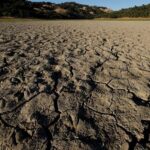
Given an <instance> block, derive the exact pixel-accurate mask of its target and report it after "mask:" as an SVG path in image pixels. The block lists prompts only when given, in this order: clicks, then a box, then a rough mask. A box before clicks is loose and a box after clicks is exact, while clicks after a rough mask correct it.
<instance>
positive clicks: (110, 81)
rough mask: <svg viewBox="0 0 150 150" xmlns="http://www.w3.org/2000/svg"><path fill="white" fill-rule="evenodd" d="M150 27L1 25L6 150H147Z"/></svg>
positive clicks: (0, 134) (1, 116)
mask: <svg viewBox="0 0 150 150" xmlns="http://www.w3.org/2000/svg"><path fill="white" fill-rule="evenodd" d="M149 35H150V24H149V22H142V21H141V22H138V21H136V22H119V21H117V22H111V21H109V22H107V21H106V22H101V21H43V22H38V21H35V22H34V21H33V22H24V23H21V22H20V23H19V22H18V23H0V149H1V150H150V37H149Z"/></svg>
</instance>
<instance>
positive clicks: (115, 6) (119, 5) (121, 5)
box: [31, 0, 150, 10]
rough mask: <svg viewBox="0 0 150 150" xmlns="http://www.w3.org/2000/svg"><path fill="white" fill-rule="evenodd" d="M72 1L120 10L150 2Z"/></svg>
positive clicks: (140, 0) (129, 0)
mask: <svg viewBox="0 0 150 150" xmlns="http://www.w3.org/2000/svg"><path fill="white" fill-rule="evenodd" d="M31 1H36V2H40V1H47V2H52V3H62V2H70V0H31ZM71 2H78V3H81V4H88V5H96V6H106V7H108V8H111V9H113V10H119V9H121V8H128V7H133V6H135V5H136V6H140V5H143V4H148V3H150V0H71Z"/></svg>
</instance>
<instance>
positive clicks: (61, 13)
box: [0, 0, 111, 19]
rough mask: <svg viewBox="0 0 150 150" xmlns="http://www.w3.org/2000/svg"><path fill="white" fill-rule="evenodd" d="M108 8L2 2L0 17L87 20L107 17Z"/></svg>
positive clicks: (75, 4) (6, 0)
mask: <svg viewBox="0 0 150 150" xmlns="http://www.w3.org/2000/svg"><path fill="white" fill-rule="evenodd" d="M110 11H111V10H109V9H108V8H106V7H96V6H88V5H82V4H78V3H74V2H68V3H67V2H66V3H61V4H54V3H49V2H30V1H25V0H17V1H16V0H5V1H4V0H2V3H1V4H0V16H14V17H34V18H45V19H87V18H91V19H92V18H95V17H102V16H106V15H107V13H109V12H110Z"/></svg>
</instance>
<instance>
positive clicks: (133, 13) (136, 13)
mask: <svg viewBox="0 0 150 150" xmlns="http://www.w3.org/2000/svg"><path fill="white" fill-rule="evenodd" d="M108 17H111V18H121V17H150V4H148V5H142V6H138V7H137V6H135V7H132V8H127V9H121V10H119V11H113V12H112V13H111V14H109V15H108Z"/></svg>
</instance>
